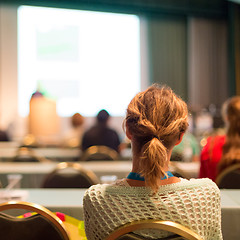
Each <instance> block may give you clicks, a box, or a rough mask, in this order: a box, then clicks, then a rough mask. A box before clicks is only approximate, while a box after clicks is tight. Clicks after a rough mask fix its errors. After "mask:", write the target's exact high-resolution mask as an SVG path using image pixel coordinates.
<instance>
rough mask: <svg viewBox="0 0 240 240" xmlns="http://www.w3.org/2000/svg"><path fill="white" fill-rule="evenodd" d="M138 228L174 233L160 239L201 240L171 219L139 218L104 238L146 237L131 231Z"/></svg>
mask: <svg viewBox="0 0 240 240" xmlns="http://www.w3.org/2000/svg"><path fill="white" fill-rule="evenodd" d="M140 229H158V230H164V231H168V232H172V233H174V235H173V236H169V237H166V238H161V239H187V240H202V238H201V237H200V236H199V235H198V234H196V233H195V232H193V231H192V230H190V229H189V228H187V227H185V226H183V225H181V224H178V223H175V222H172V221H158V220H152V219H149V220H139V221H133V222H131V223H127V224H125V225H123V226H121V227H119V228H117V229H116V230H115V231H113V232H112V233H111V234H110V235H109V236H108V237H107V238H106V240H120V239H121V240H134V239H135V240H138V239H139V240H140V239H147V238H144V237H142V236H140V235H137V234H135V233H133V232H134V231H136V230H140Z"/></svg>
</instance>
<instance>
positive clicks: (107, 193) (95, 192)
mask: <svg viewBox="0 0 240 240" xmlns="http://www.w3.org/2000/svg"><path fill="white" fill-rule="evenodd" d="M187 115H188V111H187V106H186V103H185V102H184V101H182V100H181V99H180V98H179V97H177V96H176V95H175V94H174V93H173V91H172V90H171V89H170V88H168V87H161V86H159V85H156V84H155V85H153V86H151V87H149V88H148V89H147V90H145V91H143V92H140V93H138V94H137V95H136V96H135V97H134V98H133V99H132V101H131V102H130V104H129V105H128V108H127V114H126V119H125V126H126V135H127V137H128V138H129V139H130V140H131V144H132V171H131V172H130V173H129V175H128V176H127V178H125V179H122V180H118V181H117V182H115V183H113V184H98V185H94V186H92V187H90V188H89V189H88V190H87V191H86V193H85V196H84V201H83V204H84V222H85V231H86V235H87V239H88V240H95V239H99V240H100V239H104V238H106V236H108V234H110V233H111V232H112V231H113V230H114V229H116V228H118V227H119V226H121V225H123V224H125V223H128V222H132V221H134V220H143V219H157V220H170V221H174V222H178V223H180V224H183V225H185V226H186V227H189V228H190V229H192V230H193V231H195V232H196V233H198V234H199V235H201V236H202V238H203V239H205V240H207V239H209V240H210V239H211V240H212V239H215V240H217V239H222V234H221V209H220V193H219V189H218V188H217V186H216V184H215V183H213V182H212V181H211V180H209V179H191V180H186V179H183V178H178V177H175V176H174V175H173V174H172V173H171V172H170V171H169V162H170V157H171V152H172V149H173V147H174V146H175V145H176V144H178V143H180V142H181V139H182V137H183V134H184V132H185V131H186V129H187V127H188V121H187ZM139 234H140V235H143V236H145V237H150V238H152V239H156V238H160V237H166V236H168V235H170V233H169V232H165V231H160V232H159V231H153V230H150V229H149V230H146V231H144V232H139Z"/></svg>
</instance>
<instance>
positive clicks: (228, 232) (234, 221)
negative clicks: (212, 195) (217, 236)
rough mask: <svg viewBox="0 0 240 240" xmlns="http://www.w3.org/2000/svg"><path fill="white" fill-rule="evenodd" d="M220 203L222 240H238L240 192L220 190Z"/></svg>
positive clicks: (239, 230) (239, 229) (239, 232)
mask: <svg viewBox="0 0 240 240" xmlns="http://www.w3.org/2000/svg"><path fill="white" fill-rule="evenodd" d="M221 203H222V230H223V239H226V240H236V239H239V236H240V228H239V223H240V190H228V189H225V190H221Z"/></svg>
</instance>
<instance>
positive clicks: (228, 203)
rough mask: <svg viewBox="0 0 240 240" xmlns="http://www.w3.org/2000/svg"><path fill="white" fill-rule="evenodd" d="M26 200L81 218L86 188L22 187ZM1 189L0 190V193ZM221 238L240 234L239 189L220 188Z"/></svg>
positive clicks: (228, 238) (236, 237) (234, 236)
mask: <svg viewBox="0 0 240 240" xmlns="http://www.w3.org/2000/svg"><path fill="white" fill-rule="evenodd" d="M24 190H27V191H28V196H27V198H26V201H28V202H33V203H34V202H35V203H38V204H40V205H43V206H44V207H46V208H48V209H49V210H51V211H54V212H62V213H65V214H67V215H70V216H72V217H75V218H77V219H79V220H83V196H84V192H85V191H86V189H24ZM1 192H3V190H0V193H1ZM221 208H222V232H223V239H226V240H236V239H239V236H240V228H239V222H240V190H221Z"/></svg>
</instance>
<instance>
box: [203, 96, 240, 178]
mask: <svg viewBox="0 0 240 240" xmlns="http://www.w3.org/2000/svg"><path fill="white" fill-rule="evenodd" d="M222 117H223V120H224V122H225V128H226V134H222V135H213V136H210V137H208V138H207V143H206V145H205V146H204V147H203V149H202V152H201V166H200V173H199V177H201V178H203V177H208V178H210V179H212V180H214V181H215V179H216V176H217V174H218V173H220V172H221V171H222V170H223V169H224V168H226V167H227V166H229V165H231V164H233V163H234V162H240V97H239V96H235V97H232V98H230V99H228V100H227V101H226V102H225V103H224V104H223V107H222Z"/></svg>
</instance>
